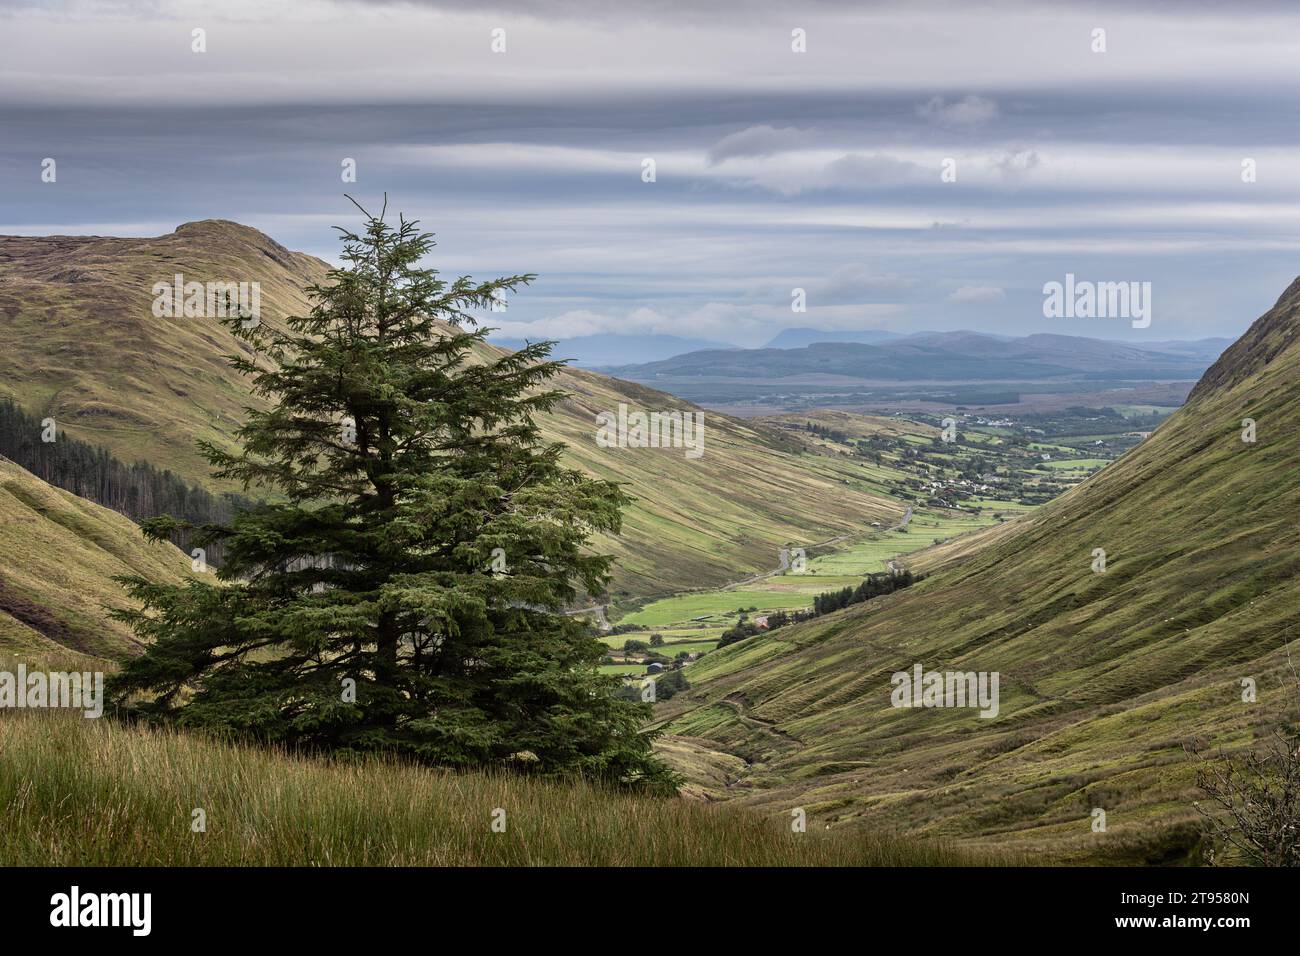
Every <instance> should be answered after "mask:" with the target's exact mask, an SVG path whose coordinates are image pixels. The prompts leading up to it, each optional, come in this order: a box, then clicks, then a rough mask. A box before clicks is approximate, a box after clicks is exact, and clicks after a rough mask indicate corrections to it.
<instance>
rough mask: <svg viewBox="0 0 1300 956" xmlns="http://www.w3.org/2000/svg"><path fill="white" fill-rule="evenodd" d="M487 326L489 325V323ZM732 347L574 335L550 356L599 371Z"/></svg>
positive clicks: (514, 343)
mask: <svg viewBox="0 0 1300 956" xmlns="http://www.w3.org/2000/svg"><path fill="white" fill-rule="evenodd" d="M489 324H490V323H489ZM544 338H546V336H544V335H538V336H534V337H533V338H532V339H531V340H526V339H522V338H517V337H514V336H499V335H493V336H491V337H490V338H489V341H490V342H491V343H492V344H493V345H499V346H501V347H502V348H506V349H515V350H518V349H521V348H523V347H524V344H525V343H526V342H527V341H533V342H537V341H540V340H541V339H544ZM728 348H733V346H729V345H726V344H725V343H723V342H712V341H709V340H707V339H690V338H683V337H682V336H679V335H578V336H574V337H573V338H568V339H558V340H557V344H556V346H555V349H554V351H552V352H551V357H552V358H555V359H568V360H570V361H571V362H572V363H573V364H574V365H577V366H580V367H581V368H601V367H603V366H607V365H623V364H625V363H626V362H627V361H628V360H629V359H635V360H636V361H638V362H657V361H659V360H661V359H668V358H672V357H673V356H674V355H682V354H684V353H686V352H692V351H696V350H698V349H728Z"/></svg>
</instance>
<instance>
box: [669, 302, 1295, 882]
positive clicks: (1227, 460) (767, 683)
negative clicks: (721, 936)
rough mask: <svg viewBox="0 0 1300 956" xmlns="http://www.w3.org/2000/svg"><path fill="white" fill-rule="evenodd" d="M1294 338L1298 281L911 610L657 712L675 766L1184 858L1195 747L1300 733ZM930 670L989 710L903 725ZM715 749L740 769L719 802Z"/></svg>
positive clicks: (1029, 840) (768, 638) (847, 804)
mask: <svg viewBox="0 0 1300 956" xmlns="http://www.w3.org/2000/svg"><path fill="white" fill-rule="evenodd" d="M1297 329H1300V283H1297V284H1296V285H1293V286H1292V287H1291V288H1290V289H1288V290H1287V292H1286V293H1285V294H1284V295H1283V296H1282V298H1281V299H1280V300H1279V301H1278V303H1277V305H1276V307H1275V308H1274V309H1272V310H1271V311H1270V312H1268V313H1267V314H1266V315H1264V316H1263V317H1262V318H1261V319H1259V320H1258V321H1257V322H1256V323H1255V325H1254V326H1253V327H1252V328H1251V329H1250V331H1249V332H1247V334H1246V335H1245V336H1244V337H1243V338H1242V340H1241V341H1240V342H1238V343H1237V344H1236V345H1234V346H1233V347H1232V348H1230V349H1228V350H1227V352H1226V353H1225V354H1224V355H1223V357H1222V358H1221V359H1220V360H1219V362H1218V363H1216V364H1215V365H1214V367H1212V368H1211V369H1210V370H1209V371H1208V372H1207V373H1206V375H1205V378H1204V380H1203V381H1202V384H1201V385H1200V386H1198V387H1197V389H1196V391H1195V393H1194V394H1193V398H1192V401H1191V402H1190V403H1189V404H1188V405H1187V406H1186V407H1185V408H1183V409H1182V410H1180V411H1179V412H1178V413H1176V414H1175V415H1174V416H1173V417H1171V418H1170V419H1169V420H1168V421H1167V422H1166V423H1165V424H1163V425H1162V426H1161V427H1160V428H1159V429H1158V430H1157V431H1156V433H1155V434H1154V435H1153V436H1152V437H1151V438H1149V439H1148V440H1147V441H1146V442H1144V443H1143V444H1142V445H1140V446H1138V447H1137V448H1135V449H1134V450H1133V451H1131V452H1129V453H1128V454H1127V455H1126V456H1125V457H1123V458H1122V459H1120V460H1119V461H1118V462H1117V463H1115V464H1114V465H1112V466H1110V467H1108V468H1106V469H1104V470H1103V471H1101V472H1100V473H1099V474H1097V475H1095V476H1094V477H1092V478H1090V479H1088V480H1087V481H1085V482H1084V483H1082V484H1081V485H1079V486H1078V487H1077V488H1075V489H1074V490H1072V491H1071V492H1069V493H1068V494H1066V495H1065V496H1063V497H1062V498H1060V499H1058V500H1057V501H1055V502H1053V503H1052V504H1050V505H1047V506H1045V507H1044V508H1043V509H1042V510H1041V511H1040V512H1039V513H1038V514H1037V515H1035V516H1034V517H1033V518H1029V519H1024V520H1021V521H1018V522H1015V523H1014V524H1011V525H1007V526H1006V527H1004V528H999V529H997V530H996V531H993V532H989V533H988V535H987V537H986V540H985V545H986V546H984V547H981V548H974V549H972V548H965V547H962V548H953V547H949V548H948V549H947V550H946V551H945V552H944V553H942V554H940V555H937V556H934V557H931V558H927V557H926V556H924V555H922V556H919V557H917V558H909V559H908V560H907V562H905V563H912V564H915V565H917V566H919V567H921V568H924V569H925V570H927V571H930V572H932V573H931V576H930V577H928V578H927V579H926V580H925V581H923V582H922V583H920V584H918V585H916V586H914V587H912V588H910V589H908V590H906V591H903V592H899V593H896V594H894V595H890V596H888V597H885V598H882V599H877V600H876V601H873V602H870V603H868V604H865V605H859V606H857V607H853V608H850V609H848V610H846V611H844V612H840V613H838V614H834V615H830V616H827V617H823V618H819V619H817V620H815V621H813V622H810V623H808V624H805V625H797V626H793V627H789V628H783V629H781V630H778V631H776V632H774V633H771V634H769V635H760V636H757V637H754V638H750V639H748V640H745V641H742V642H740V643H738V644H735V645H732V646H730V647H728V648H726V649H724V650H722V651H718V652H716V653H714V654H711V655H709V656H708V657H706V658H704V659H703V660H702V661H700V662H699V663H697V664H694V665H691V666H690V667H689V668H688V670H687V673H688V675H689V679H690V681H691V683H692V684H693V685H694V689H693V690H691V691H689V692H687V693H685V694H679V695H677V696H676V697H674V698H673V699H672V701H670V702H669V703H668V704H666V705H664V711H663V712H664V715H665V722H666V723H667V724H668V727H669V730H670V731H671V732H672V733H673V734H675V735H677V736H676V738H675V739H674V740H673V741H671V743H672V744H673V748H674V750H675V752H676V754H677V758H676V761H677V763H678V764H679V766H681V767H682V768H683V769H685V770H686V771H687V772H688V773H692V774H694V775H695V777H696V780H697V786H698V787H700V788H701V789H702V790H704V791H706V792H709V793H711V794H712V795H713V796H715V797H717V798H735V799H739V800H741V801H743V802H745V803H750V804H757V805H762V806H767V807H770V808H772V809H776V808H784V807H789V806H795V805H800V806H804V807H805V808H807V810H808V812H809V814H810V816H815V817H816V818H817V819H819V820H820V821H823V822H826V823H831V824H835V823H844V824H855V825H870V826H871V827H873V828H877V829H898V830H907V831H909V832H918V833H923V834H932V835H933V834H944V835H947V836H950V837H956V838H961V839H965V840H968V841H972V842H975V843H985V844H990V845H991V844H1004V843H1007V842H1008V841H1012V842H1018V843H1020V844H1021V845H1023V846H1024V847H1026V848H1029V849H1032V850H1033V851H1034V852H1036V853H1043V854H1045V855H1046V857H1047V858H1049V859H1085V858H1086V859H1095V858H1099V857H1100V858H1107V859H1116V860H1126V861H1137V860H1149V861H1150V860H1172V859H1179V858H1182V856H1183V854H1185V853H1188V852H1190V850H1191V847H1192V845H1193V844H1194V842H1195V837H1194V829H1193V827H1192V820H1193V819H1194V813H1193V810H1192V808H1191V801H1192V800H1193V799H1195V798H1196V796H1197V795H1196V793H1195V792H1194V788H1193V786H1192V782H1193V778H1194V774H1193V769H1194V768H1193V766H1192V764H1191V763H1190V762H1189V760H1188V758H1187V756H1186V754H1185V752H1184V744H1187V743H1190V742H1201V743H1205V742H1208V743H1211V744H1213V745H1223V746H1226V747H1237V746H1242V745H1246V744H1249V743H1250V742H1251V741H1252V739H1254V738H1255V737H1256V736H1257V735H1258V734H1260V733H1261V732H1263V730H1264V729H1265V728H1266V727H1268V726H1270V725H1272V724H1274V723H1276V722H1277V721H1279V720H1280V719H1284V718H1287V719H1292V720H1294V719H1296V718H1297V717H1300V686H1298V682H1297V678H1296V677H1295V672H1294V670H1292V668H1291V667H1290V666H1289V663H1288V658H1287V652H1286V648H1287V645H1288V642H1291V641H1294V639H1295V638H1296V637H1297V635H1298V634H1300V628H1298V627H1297V625H1300V578H1297V572H1300V524H1298V523H1297V522H1296V520H1295V514H1296V511H1297V508H1298V507H1300V447H1298V446H1297V442H1296V438H1295V436H1296V434H1297V432H1298V431H1300V345H1297V344H1296V341H1295V339H1296V334H1297ZM1243 418H1253V419H1254V420H1255V421H1256V423H1257V429H1258V440H1257V441H1256V442H1255V443H1247V442H1243V441H1242V438H1241V435H1242V419H1243ZM1097 548H1103V549H1105V551H1106V555H1107V561H1106V568H1105V571H1104V573H1095V572H1094V571H1093V569H1092V567H1093V562H1094V549H1097ZM1294 656H1297V657H1300V650H1297V651H1296V653H1295V655H1294ZM917 664H920V665H922V666H923V668H924V669H925V670H927V671H934V670H941V671H947V670H957V671H976V672H980V671H984V672H998V673H999V674H1000V684H1001V687H1000V690H1001V702H1000V712H999V713H998V715H997V716H996V717H994V718H991V719H986V718H981V717H979V716H978V715H977V712H976V711H975V710H973V709H968V708H949V709H943V708H927V709H911V708H895V707H893V706H891V699H890V698H891V691H892V689H893V688H892V685H891V675H892V674H893V673H894V672H898V671H909V672H910V671H911V670H912V668H913V667H914V665H917ZM1244 678H1251V679H1253V680H1254V681H1255V682H1256V684H1257V687H1258V701H1257V702H1256V703H1245V702H1243V699H1242V696H1243V692H1242V680H1243V679H1244ZM674 750H669V751H668V752H669V755H670V757H671V756H672V755H673V752H674ZM718 751H721V752H724V753H730V754H734V755H738V756H740V757H743V758H744V759H745V761H746V764H745V765H744V767H743V769H738V770H735V771H733V773H732V774H731V775H730V776H729V777H728V779H726V780H725V781H723V782H722V783H719V782H718V781H717V779H716V767H717V766H718V765H719V758H718V757H717V756H716V753H715V752H718ZM697 766H698V767H700V768H715V771H714V775H713V780H712V781H711V782H710V781H709V779H708V777H706V776H705V774H704V773H703V772H702V771H700V772H696V770H695V768H696V767H697ZM733 766H734V765H733ZM1097 808H1100V809H1103V810H1105V812H1106V815H1107V817H1106V818H1107V830H1106V832H1104V833H1097V832H1093V830H1092V827H1091V823H1092V811H1093V810H1094V809H1097Z"/></svg>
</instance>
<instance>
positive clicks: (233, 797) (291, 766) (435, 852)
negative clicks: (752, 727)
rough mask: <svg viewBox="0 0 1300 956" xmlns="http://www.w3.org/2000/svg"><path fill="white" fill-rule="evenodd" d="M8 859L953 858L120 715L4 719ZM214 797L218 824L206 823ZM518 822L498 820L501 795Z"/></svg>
mask: <svg viewBox="0 0 1300 956" xmlns="http://www.w3.org/2000/svg"><path fill="white" fill-rule="evenodd" d="M0 754H3V760H0V819H3V820H4V821H5V825H4V826H3V827H0V865H6V866H21V865H27V866H74V865H77V866H112V865H118V866H121V865H140V866H145V865H157V866H234V865H245V866H248V865H251V866H329V865H352V866H375V865H382V866H388V865H399V866H400V865H432V866H498V865H500V866H519V865H523V866H532V865H543V866H570V865H586V866H692V865H694V866H715V865H733V866H741V865H743V866H806V865H821V866H891V865H894V866H897V865H911V866H941V865H962V864H971V863H976V862H987V861H986V860H977V859H976V858H973V857H971V856H969V855H966V854H962V853H959V852H957V851H955V850H950V849H946V848H944V847H943V846H941V845H938V844H925V843H922V844H918V843H915V842H908V843H902V842H898V841H893V840H890V839H887V838H884V837H880V836H875V835H872V834H870V833H864V832H863V831H862V830H856V831H854V832H849V831H829V832H828V831H825V830H815V829H813V828H814V827H815V826H817V825H816V824H812V823H811V822H810V824H809V832H807V833H803V834H795V833H791V832H790V831H789V825H788V823H783V822H782V821H781V820H780V819H774V818H773V817H772V816H763V815H760V814H758V813H756V812H754V811H749V810H744V809H740V808H732V807H726V808H724V807H719V806H714V805H709V804H705V803H700V802H694V801H688V800H682V799H650V798H643V797H633V796H628V795H623V794H616V793H611V792H609V791H608V790H605V789H602V788H599V787H595V786H588V785H583V784H558V783H545V782H539V781H534V780H525V779H522V778H519V777H514V776H505V775H491V774H482V773H471V774H452V773H444V772H438V771H434V770H426V769H421V768H415V767H410V766H403V765H398V764H394V763H391V762H386V761H380V760H371V761H365V762H361V763H356V764H340V763H334V762H328V761H318V760H309V759H304V758H298V757H291V756H287V755H284V754H281V753H276V752H273V751H267V750H261V749H256V748H250V747H238V746H228V745H225V744H221V743H218V742H215V741H211V740H207V739H203V738H198V737H195V736H191V735H185V734H180V733H174V732H163V731H156V730H146V729H141V728H135V727H124V726H122V725H119V724H115V723H113V722H112V721H110V720H109V719H107V718H104V719H100V720H85V719H82V718H79V717H76V716H72V715H69V714H67V713H61V712H53V713H52V712H28V711H22V712H10V713H8V714H6V715H5V716H4V718H3V719H0ZM195 808H202V809H203V810H204V811H205V812H206V817H207V821H206V822H207V831H206V832H205V833H195V832H193V831H192V829H191V819H192V816H191V815H192V812H193V810H194V809H195ZM497 808H501V809H504V810H505V820H506V830H505V832H504V833H496V832H493V829H492V820H493V811H494V810H496V809H497Z"/></svg>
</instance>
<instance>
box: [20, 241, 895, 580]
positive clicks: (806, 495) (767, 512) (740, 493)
mask: <svg viewBox="0 0 1300 956" xmlns="http://www.w3.org/2000/svg"><path fill="white" fill-rule="evenodd" d="M325 270H326V264H325V263H324V262H321V261H320V260H318V259H315V258H313V257H311V256H307V255H303V254H301V253H293V252H290V251H288V250H287V249H285V248H284V247H283V246H281V245H279V243H276V242H275V241H274V240H272V239H270V238H268V237H266V236H264V235H262V234H261V233H260V232H258V231H256V230H254V229H250V228H248V227H246V226H241V225H238V224H236V223H231V222H224V221H208V222H199V223H187V224H185V225H183V226H181V227H180V228H178V229H177V230H176V232H174V233H172V234H170V235H167V236H162V237H158V238H153V239H105V238H98V237H87V238H68V237H50V238H41V239H29V238H20V237H0V392H4V393H8V394H10V395H12V396H13V397H14V398H15V399H16V400H17V402H18V403H19V404H20V405H22V406H23V407H24V408H26V410H27V411H29V412H31V413H33V414H35V415H37V416H38V417H45V416H50V417H53V418H55V420H56V421H57V422H58V423H59V426H60V428H61V429H63V430H64V431H65V432H66V433H67V434H69V435H71V436H73V437H76V438H81V439H84V440H86V441H89V442H93V443H95V444H99V445H102V446H104V447H106V448H107V449H108V450H109V451H111V452H112V453H113V454H115V455H116V456H117V457H119V458H122V459H124V460H126V461H134V460H136V459H140V458H142V459H145V460H147V461H149V462H150V463H152V464H154V465H155V466H158V467H161V468H170V469H172V470H174V471H176V472H177V473H178V474H180V475H182V476H184V477H185V478H187V479H188V480H190V481H194V482H198V483H201V484H205V485H207V486H208V487H209V488H211V489H212V490H218V491H219V490H232V489H231V487H230V486H224V485H221V484H220V483H215V482H212V481H211V480H210V479H209V477H208V467H207V464H206V463H205V462H204V461H203V460H202V459H201V458H200V457H199V455H198V453H197V450H196V449H195V441H196V440H197V439H199V438H206V439H208V440H211V441H214V442H215V443H217V444H223V443H225V444H228V443H229V442H230V440H231V438H232V436H233V433H234V430H235V429H236V428H237V427H238V424H239V422H240V421H241V418H242V409H243V407H244V406H245V405H247V404H254V405H255V404H257V402H256V400H254V399H253V398H252V397H251V396H250V395H249V394H248V392H247V386H246V383H244V382H243V381H242V380H241V379H240V378H239V377H238V376H236V375H234V374H233V373H232V372H231V371H230V369H229V368H227V367H226V364H225V355H226V354H228V353H231V352H234V351H237V350H238V349H240V348H241V347H242V345H241V343H240V342H239V341H238V340H237V339H235V338H234V337H233V336H232V335H230V333H229V332H228V331H227V330H226V329H225V328H224V327H222V326H221V325H220V323H219V321H218V320H217V319H215V318H177V319H167V318H162V319H160V318H155V317H154V316H153V315H152V313H151V305H152V302H153V296H152V292H151V290H152V287H153V284H154V283H155V282H158V281H170V279H171V277H172V276H173V275H174V274H175V273H178V272H179V273H182V274H183V275H184V276H185V278H186V279H187V280H193V281H200V282H206V281H250V282H251V281H257V282H259V283H260V284H261V288H262V317H263V321H265V322H268V323H271V324H275V323H278V322H279V321H280V320H281V319H282V318H283V317H284V316H285V315H286V314H293V313H299V312H302V311H304V310H305V309H307V308H308V307H309V305H308V302H307V301H306V300H305V299H304V297H303V296H302V293H301V291H300V290H301V288H302V286H304V285H306V284H308V283H311V282H315V281H319V280H321V279H322V278H323V277H324V274H325ZM494 353H495V354H499V351H498V350H496V349H495V347H492V346H489V347H487V348H486V349H485V354H488V355H490V354H494ZM556 384H557V387H559V388H561V389H565V390H567V391H570V392H572V393H573V397H572V398H571V399H569V400H567V401H566V402H564V403H563V404H562V405H561V406H560V407H559V408H558V409H557V410H556V411H555V412H554V413H553V414H551V415H549V416H547V417H546V418H545V419H544V420H543V421H542V426H543V430H544V432H545V434H546V436H547V437H548V438H550V439H553V440H563V441H565V442H566V443H567V444H568V445H569V446H570V449H571V452H570V459H571V460H572V461H573V462H575V463H576V464H577V465H578V466H580V467H582V468H584V469H586V470H587V471H589V472H591V473H592V474H595V475H598V476H600V477H605V478H612V479H616V480H619V481H623V482H626V483H627V485H628V489H627V490H628V491H629V493H630V494H632V495H633V496H634V498H635V499H636V501H635V503H634V504H633V506H632V507H631V508H630V509H629V511H628V513H627V515H626V521H625V532H624V534H623V535H622V536H621V537H619V538H618V539H615V540H613V541H601V542H599V545H600V546H601V547H602V548H603V549H606V550H609V551H611V552H612V553H613V554H615V556H616V558H617V559H618V561H617V574H616V578H615V588H616V589H617V590H624V591H627V592H630V593H633V594H637V595H641V594H651V593H658V592H664V591H670V590H675V589H679V588H684V587H695V586H711V585H717V584H722V583H725V582H728V581H732V580H736V579H738V578H741V577H744V576H746V575H749V574H754V573H758V572H762V571H767V570H771V569H772V568H774V567H776V566H777V563H778V552H779V550H780V548H781V547H783V546H785V545H788V544H800V545H806V544H812V543H815V542H817V541H822V540H826V539H828V538H832V537H835V536H838V535H842V534H847V533H851V532H856V531H862V530H863V529H864V528H866V527H868V526H869V525H870V522H872V521H884V522H892V521H896V520H897V519H898V518H899V517H900V516H901V515H902V512H903V508H902V506H901V505H900V504H898V503H897V502H894V501H892V500H891V499H887V498H882V497H880V496H878V495H873V494H870V493H867V492H865V491H862V490H859V489H858V488H857V487H856V486H855V483H854V481H855V475H856V472H855V469H854V466H853V464H852V463H849V462H842V461H836V460H835V459H832V458H829V457H826V456H819V455H809V454H800V453H799V448H798V447H797V446H795V445H794V444H792V443H791V442H790V441H789V440H788V439H787V438H785V437H783V436H782V435H781V434H780V433H779V431H777V430H775V429H770V428H767V427H766V426H763V425H761V424H752V423H747V422H743V421H740V420H737V419H730V418H727V417H725V416H722V415H716V414H713V413H707V414H706V418H705V453H704V455H703V457H700V458H698V459H688V458H686V457H685V454H684V452H683V450H682V449H655V448H646V449H602V448H598V447H597V446H596V441H595V439H596V430H597V424H596V416H597V414H598V413H600V412H611V413H615V414H616V413H617V411H618V407H619V405H620V404H626V405H628V406H629V408H630V409H632V410H638V409H639V410H643V411H647V412H653V411H669V410H688V411H689V410H695V411H698V409H695V407H694V406H692V405H690V404H689V403H686V402H683V401H682V400H681V399H678V398H675V397H673V396H670V395H667V394H664V393H662V392H656V391H653V390H651V389H648V388H645V387H644V386H641V385H636V384H632V383H629V382H621V381H619V380H617V379H611V378H608V377H606V376H601V375H597V374H594V373H590V372H585V371H581V370H577V369H570V370H567V371H565V372H564V373H562V374H561V376H560V377H559V380H558V382H557V383H556Z"/></svg>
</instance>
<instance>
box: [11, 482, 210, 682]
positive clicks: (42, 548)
mask: <svg viewBox="0 0 1300 956" xmlns="http://www.w3.org/2000/svg"><path fill="white" fill-rule="evenodd" d="M189 573H190V562H189V560H188V559H187V558H186V557H185V556H184V555H183V554H182V553H181V552H180V551H178V550H177V549H176V548H174V547H172V546H171V545H163V544H154V543H151V542H148V541H146V540H145V539H144V536H143V535H141V533H140V529H139V528H137V527H136V526H135V525H134V524H132V523H131V522H130V521H128V520H127V519H126V518H123V517H122V516H121V515H119V514H117V513H116V512H113V511H109V510H108V509H107V508H101V507H100V506H99V505H95V504H91V503H90V502H89V501H86V500H84V499H82V498H78V497H77V496H76V495H73V494H69V493H68V492H66V491H60V490H58V489H56V488H51V487H50V486H49V485H47V484H45V483H44V482H42V481H40V480H39V479H37V478H34V477H33V476H32V475H30V474H28V473H27V472H26V471H24V470H23V469H21V468H19V467H18V466H17V465H15V464H13V463H12V462H10V461H9V460H8V459H6V458H0V652H6V653H14V654H20V655H23V656H27V657H30V656H32V655H37V654H42V653H48V652H58V653H61V652H63V651H64V650H72V651H76V652H78V653H82V654H88V655H90V656H92V657H104V658H117V657H120V656H121V655H123V654H128V653H131V652H132V650H133V649H135V648H136V647H138V644H137V643H136V640H135V637H134V635H132V634H131V632H130V631H129V630H128V629H127V628H126V627H124V626H123V625H121V624H118V623H117V622H116V621H113V620H111V619H110V618H109V617H108V612H107V610H105V606H107V607H117V608H121V607H126V606H127V605H128V602H127V599H126V595H125V594H124V593H123V591H122V588H121V586H120V585H119V584H117V583H116V582H115V581H113V580H112V578H113V576H114V575H120V574H140V575H143V576H145V577H148V578H151V579H153V580H156V581H169V582H176V581H180V580H181V579H182V578H183V577H185V576H187V575H188V574H189Z"/></svg>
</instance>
